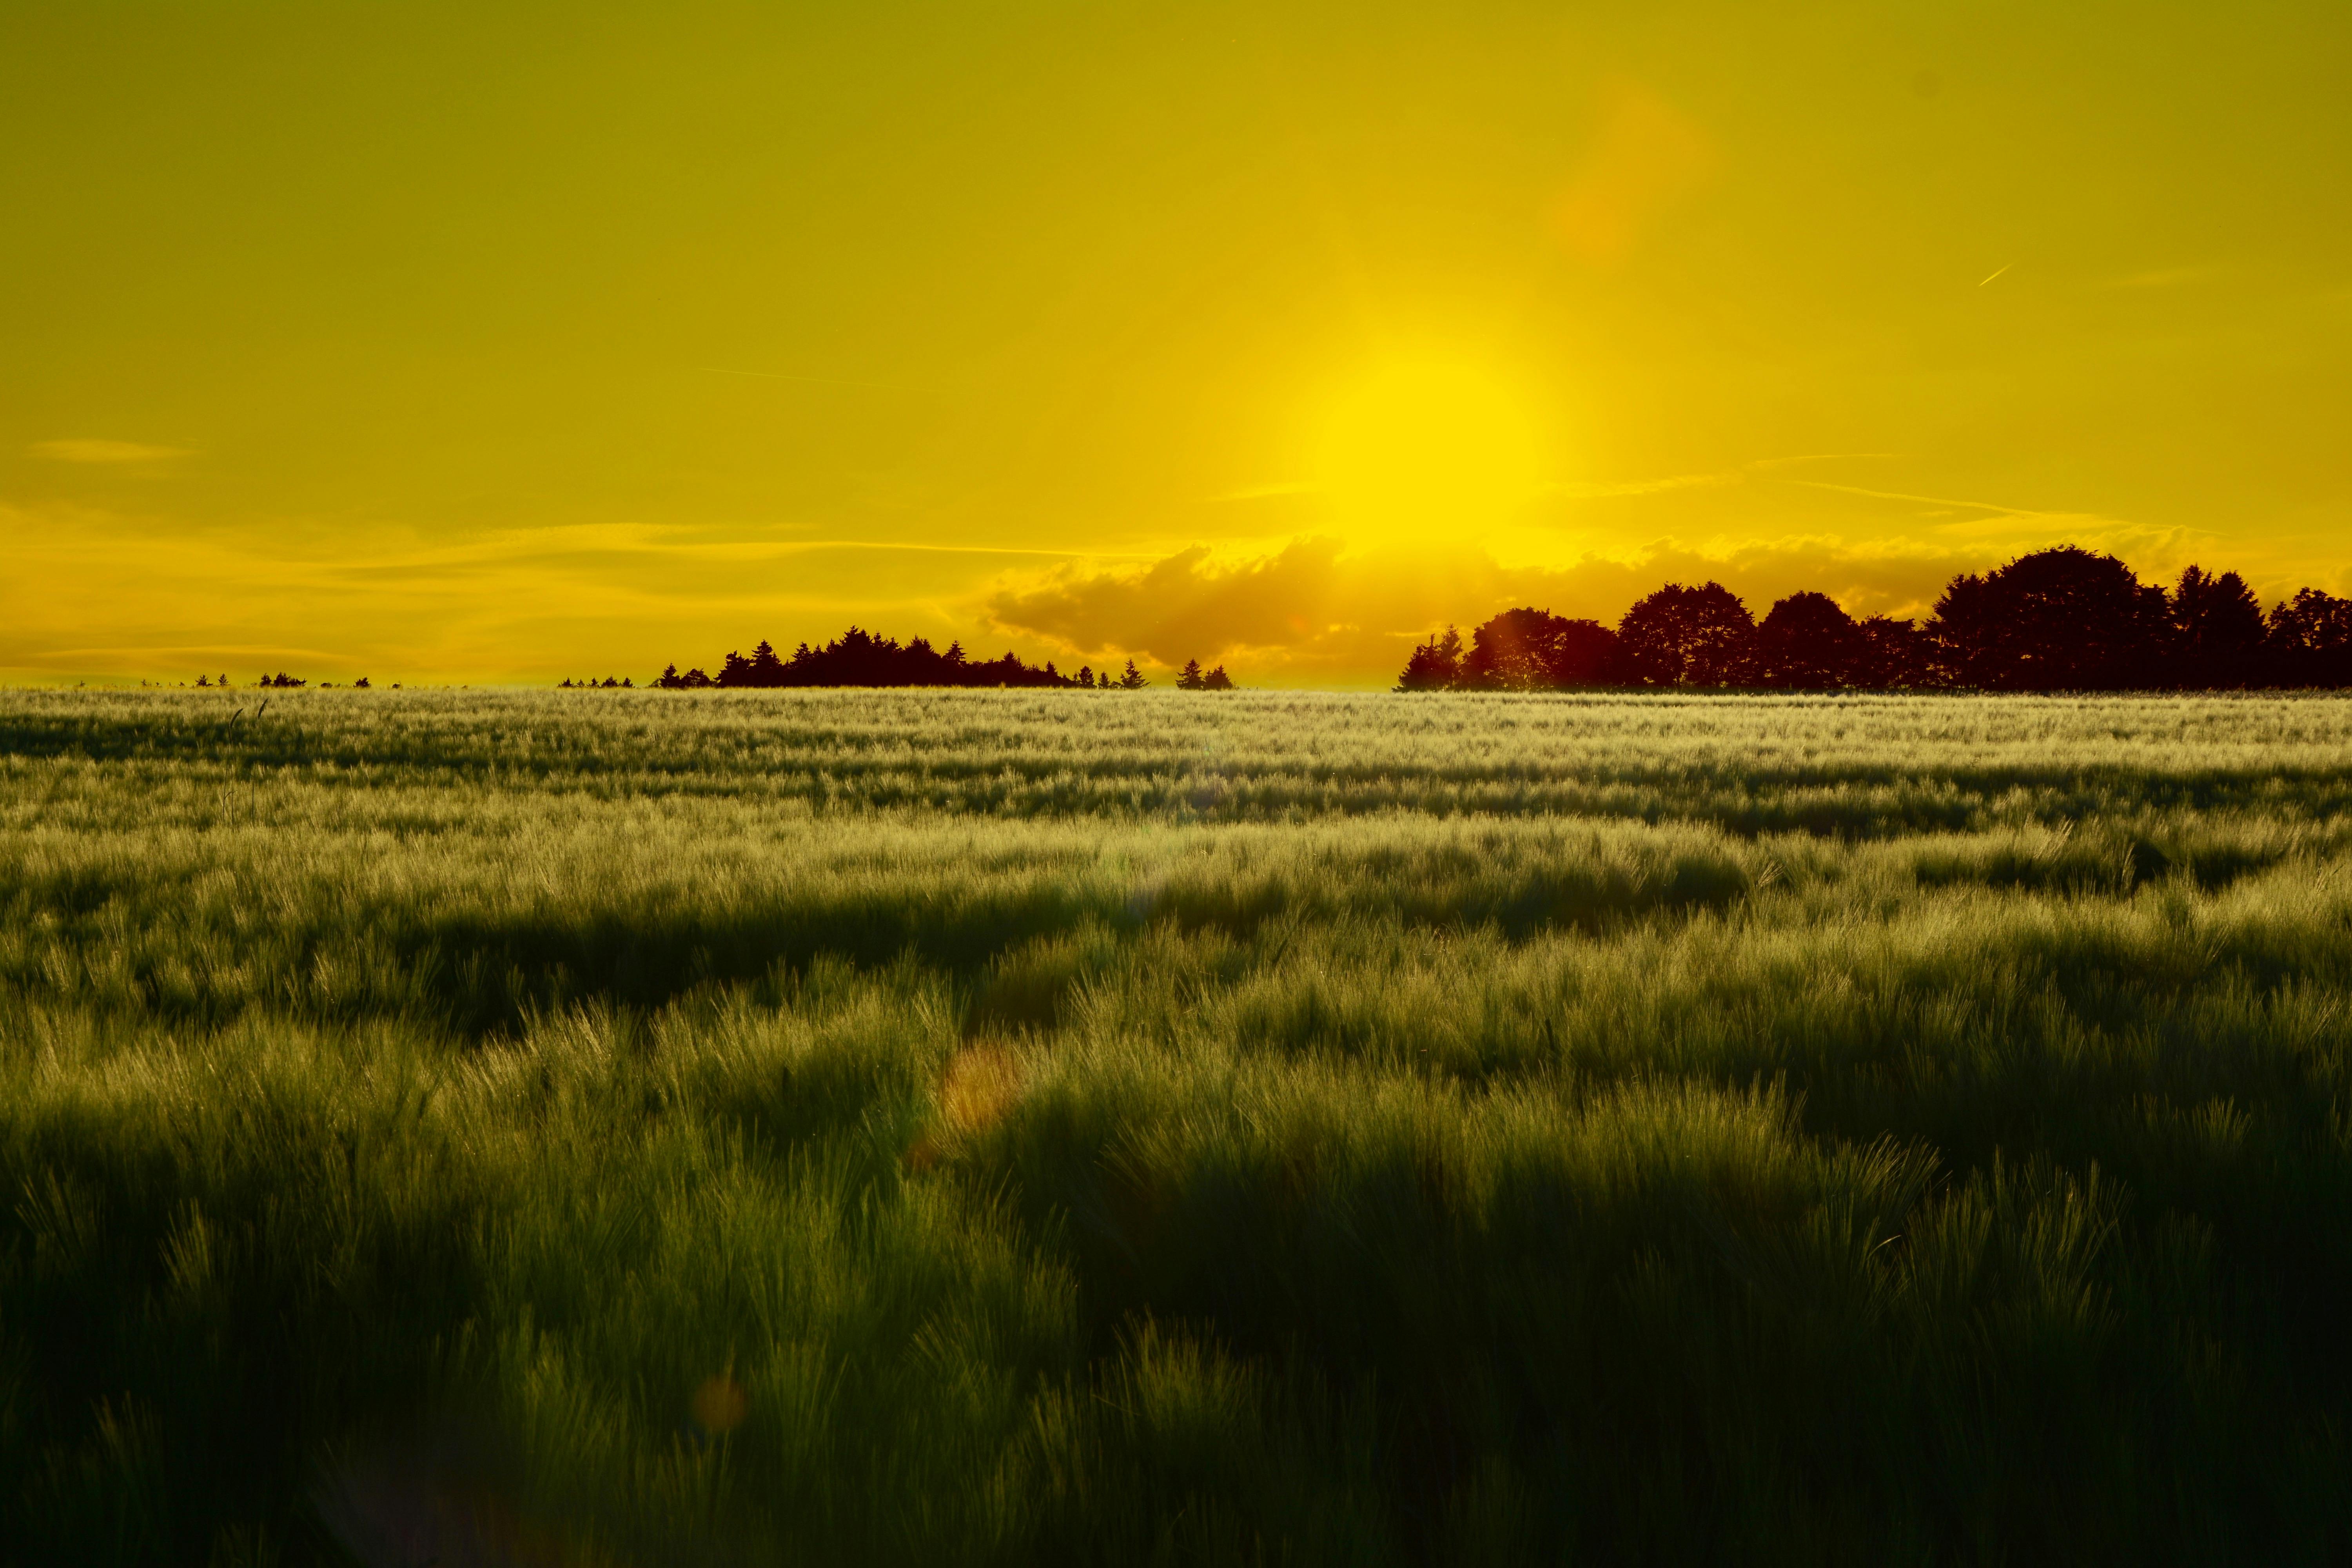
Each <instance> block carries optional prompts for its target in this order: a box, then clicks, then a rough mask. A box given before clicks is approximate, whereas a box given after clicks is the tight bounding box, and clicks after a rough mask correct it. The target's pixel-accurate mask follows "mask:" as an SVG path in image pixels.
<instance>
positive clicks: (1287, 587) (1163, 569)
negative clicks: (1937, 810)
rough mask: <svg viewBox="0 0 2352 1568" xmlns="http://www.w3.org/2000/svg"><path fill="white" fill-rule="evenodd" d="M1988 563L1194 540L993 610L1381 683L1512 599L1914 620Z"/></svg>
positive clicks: (1024, 623) (1077, 636)
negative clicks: (1728, 603)
mask: <svg viewBox="0 0 2352 1568" xmlns="http://www.w3.org/2000/svg"><path fill="white" fill-rule="evenodd" d="M1999 559H2000V557H1999V556H1997V555H1994V554H1992V553H1991V552H1988V551H1987V550H1985V549H1984V548H1983V547H1982V546H1972V545H1963V546H1958V547H1943V546H1937V545H1909V546H1902V545H1851V544H1848V543H1846V542H1843V541H1841V540H1836V539H1808V538H1791V539H1786V540H1780V541H1773V542H1760V543H1748V544H1741V545H1737V546H1732V547H1727V548H1724V549H1719V550H1700V549H1695V548H1692V547H1689V546H1687V545H1684V544H1681V543H1677V542H1672V541H1660V542H1654V543H1653V544H1651V545H1650V546H1648V547H1647V548H1646V549H1643V550H1640V551H1638V552H1633V554H1632V555H1631V556H1630V557H1629V558H1626V559H1610V558H1604V557H1601V556H1587V557H1585V558H1583V559H1581V560H1579V561H1575V562H1572V563H1569V564H1567V565H1564V566H1529V565H1510V564H1506V563H1499V562H1497V561H1496V560H1495V559H1494V558H1493V557H1492V556H1491V555H1489V554H1487V553H1486V552H1483V551H1476V550H1467V551H1464V550H1456V551H1451V552H1436V551H1370V552H1350V551H1348V550H1346V549H1344V548H1343V547H1342V546H1341V545H1340V544H1339V542H1336V541H1334V540H1330V539H1302V540H1297V541H1293V542H1291V543H1289V544H1287V545H1286V546H1284V547H1283V548H1281V549H1279V550H1276V551H1275V552H1271V553H1269V554H1265V555H1262V556H1258V557H1255V558H1252V559H1244V560H1220V559H1219V558H1217V557H1216V556H1215V555H1214V554H1213V552H1211V551H1210V550H1209V549H1208V548H1206V547H1205V546H1194V547H1193V548H1192V549H1189V550H1183V551H1180V552H1176V553H1175V554H1172V555H1170V556H1167V557H1166V558H1164V559H1162V560H1160V561H1158V562H1155V563H1152V564H1151V565H1150V566H1148V567H1143V568H1140V569H1133V568H1129V569H1120V568H1110V569H1102V568H1097V567H1081V566H1076V565H1070V566H1065V567H1062V568H1059V569H1057V570H1055V571H1052V572H1049V573H1047V574H1044V575H1043V576H1041V577H1038V578H1034V579H1032V580H1030V581H1027V582H1024V583H1013V584H1006V585H1004V586H1003V587H1001V588H1000V589H999V590H998V591H997V592H996V593H995V594H994V595H992V596H991V597H990V599H989V601H988V613H989V616H990V617H991V618H992V620H993V621H994V622H995V624H996V625H997V626H999V627H1001V628H1003V629H1004V630H1005V631H1007V632H1011V633H1016V634H1025V635H1027V636H1031V637H1041V638H1045V639H1047V640H1048V641H1050V642H1053V643H1055V644H1058V645H1059V646H1060V647H1064V648H1066V649H1068V650H1069V653H1070V655H1071V657H1073V658H1093V659H1097V660H1102V659H1108V658H1119V657H1135V658H1141V659H1148V660H1150V661H1151V662H1153V663H1157V664H1160V665H1178V664H1181V663H1182V662H1183V661H1184V660H1185V659H1187V658H1201V659H1206V660H1210V661H1220V660H1231V661H1234V662H1235V665H1236V670H1235V672H1236V674H1240V673H1242V672H1243V671H1244V669H1246V670H1247V671H1248V672H1249V673H1251V674H1252V675H1255V677H1256V678H1258V679H1269V680H1275V681H1286V682H1293V683H1298V684H1307V683H1319V682H1327V681H1329V682H1339V683H1358V682H1369V681H1380V682H1381V683H1385V681H1386V680H1387V679H1389V678H1390V677H1391V675H1392V673H1393V671H1394V670H1395V669H1396V668H1398V667H1400V666H1401V665H1402V663H1403V660H1404V656H1405V653H1406V651H1407V650H1408V649H1409V648H1410V647H1412V644H1413V643H1414V642H1416V641H1418V640H1419V639H1420V638H1422V637H1424V636H1426V635H1428V633H1429V632H1431V631H1432V630H1433V629H1435V628H1436V627H1438V626H1443V625H1446V624H1448V623H1451V624H1453V625H1455V626H1461V627H1462V628H1463V629H1464V630H1465V631H1466V630H1468V629H1469V628H1470V627H1472V626H1475V625H1477V624H1478V623H1479V622H1481V621H1483V620H1485V619H1486V618H1487V617H1488V616H1493V615H1495V614H1496V613H1497V612H1499V611H1502V610H1505V609H1508V608H1510V607H1512V606H1513V605H1535V606H1537V607H1538V608H1541V609H1549V610H1552V611H1554V612H1555V613H1558V614H1560V615H1566V616H1591V617H1592V618H1594V619H1597V620H1601V621H1604V622H1608V623H1611V624H1613V623H1615V622H1616V621H1617V620H1618V618H1619V617H1621V616H1622V615H1623V614H1624V612H1625V611H1626V609H1627V608H1629V607H1630V606H1631V605H1633V602H1634V601H1635V600H1636V599H1638V598H1640V597H1641V596H1642V595H1645V594H1647V593H1649V592H1650V591H1652V590H1653V589H1654V588H1656V587H1658V586H1659V585H1660V584H1664V583H1667V582H1685V583H1702V582H1707V581H1710V580H1712V581H1717V582H1721V583H1723V584H1725V585H1726V586H1727V587H1729V588H1731V589H1732V591H1733V592H1735V593H1738V594H1739V595H1742V596H1744V597H1745V598H1746V599H1747V600H1748V604H1749V605H1750V607H1751V608H1753V609H1755V610H1756V611H1757V612H1758V613H1759V614H1761V613H1762V612H1763V611H1764V610H1765V609H1766V608H1767V607H1769V605H1770V604H1771V603H1772V602H1773V601H1774V600H1775V599H1778V598H1781V597H1784V596H1786V595H1789V594H1792V593H1795V592H1797V591H1798V590H1800V589H1804V588H1815V589H1820V590H1822V591H1823V592H1826V593H1828V594H1830V595H1832V597H1834V598H1836V599H1837V600H1838V601H1839V602H1840V603H1842V604H1843V605H1845V606H1846V607H1847V608H1848V609H1849V610H1851V611H1853V613H1855V614H1857V615H1869V614H1874V613H1881V612H1885V613H1893V614H1896V615H1921V614H1924V613H1925V612H1926V610H1927V606H1928V605H1931V604H1932V603H1933V602H1934V600H1935V598H1936V596H1937V594H1939V593H1940V592H1941V591H1942V588H1943V585H1944V584H1945V583H1947V582H1948V581H1949V580H1950V579H1951V578H1952V576H1953V575H1954V574H1957V573H1959V572H1963V571H1972V570H1979V569H1981V568H1983V567H1984V566H1987V565H1990V564H1995V563H1997V561H1998V560H1999Z"/></svg>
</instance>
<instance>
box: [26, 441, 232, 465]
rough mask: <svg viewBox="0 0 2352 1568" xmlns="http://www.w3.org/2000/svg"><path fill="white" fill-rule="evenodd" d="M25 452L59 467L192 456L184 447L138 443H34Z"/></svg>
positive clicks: (159, 461) (159, 460) (144, 461)
mask: <svg viewBox="0 0 2352 1568" xmlns="http://www.w3.org/2000/svg"><path fill="white" fill-rule="evenodd" d="M26 450H28V451H30V452H31V453H32V454H33V456H35V457H37V458H48V459H50V460H51V461H52V462H58V463H163V462H169V461H170V460H171V459H172V458H185V457H189V456H191V455H192V453H191V449H190V448H188V447H149V446H143V445H142V444H141V443H139V442H137V441H89V440H65V441H36V442H34V443H33V444H32V446H31V447H27V448H26Z"/></svg>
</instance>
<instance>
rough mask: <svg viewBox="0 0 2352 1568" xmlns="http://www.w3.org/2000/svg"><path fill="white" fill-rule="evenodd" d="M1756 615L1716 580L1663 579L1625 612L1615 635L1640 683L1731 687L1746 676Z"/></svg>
mask: <svg viewBox="0 0 2352 1568" xmlns="http://www.w3.org/2000/svg"><path fill="white" fill-rule="evenodd" d="M1755 635H1756V617H1755V616H1751V615H1749V614H1748V606H1747V605H1744V604H1741V603H1740V602H1739V597H1738V595H1736V594H1734V593H1733V592H1732V591H1731V590H1730V589H1728V588H1727V587H1725V586H1724V585H1723V584H1720V583H1708V584H1705V585H1703V586H1701V587H1696V588H1686V587H1685V586H1684V585H1683V584H1680V583H1669V584H1666V585H1665V586H1664V587H1663V588H1661V589H1659V590H1658V591H1657V592H1656V593H1654V594H1653V595H1650V596H1649V597H1648V598H1646V599H1643V601H1642V602H1641V603H1640V604H1638V605H1634V606H1633V608H1632V609H1630V610H1628V611H1626V612H1625V618H1624V619H1623V620H1622V621H1620V622H1619V623H1618V624H1617V639H1618V644H1619V646H1620V647H1621V648H1622V651H1623V656H1624V659H1625V664H1626V667H1627V668H1628V670H1629V672H1630V673H1631V674H1632V676H1633V679H1634V680H1636V681H1637V682H1639V683H1640V684H1642V685H1643V686H1736V685H1738V684H1740V683H1742V682H1744V681H1745V680H1747V679H1748V667H1749V660H1750V657H1751V655H1752V653H1753V651H1754V650H1753V647H1752V646H1751V645H1752V643H1753V641H1754V638H1755Z"/></svg>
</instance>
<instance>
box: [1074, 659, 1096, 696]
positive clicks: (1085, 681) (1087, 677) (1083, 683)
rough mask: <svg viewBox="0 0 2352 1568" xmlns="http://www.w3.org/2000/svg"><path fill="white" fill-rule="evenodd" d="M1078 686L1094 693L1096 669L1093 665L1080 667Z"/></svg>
mask: <svg viewBox="0 0 2352 1568" xmlns="http://www.w3.org/2000/svg"><path fill="white" fill-rule="evenodd" d="M1078 685H1079V686H1080V687H1081V688H1083V689H1086V690H1087V691H1092V690H1093V689H1095V667H1094V666H1093V665H1091V664H1082V665H1080V666H1078Z"/></svg>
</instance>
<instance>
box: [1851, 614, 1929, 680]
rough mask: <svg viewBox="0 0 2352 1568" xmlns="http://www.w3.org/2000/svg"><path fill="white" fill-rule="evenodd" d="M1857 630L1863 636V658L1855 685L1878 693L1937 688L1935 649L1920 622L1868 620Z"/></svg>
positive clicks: (1891, 619)
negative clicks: (1904, 689)
mask: <svg viewBox="0 0 2352 1568" xmlns="http://www.w3.org/2000/svg"><path fill="white" fill-rule="evenodd" d="M1855 629H1856V630H1857V631H1859V632H1860V633H1861V634H1862V656H1861V660H1860V662H1859V663H1858V664H1856V665H1855V667H1854V670H1853V684H1854V685H1856V686H1859V687H1864V688H1867V689H1872V690H1876V691H1885V690H1887V689H1891V688H1894V687H1901V686H1928V685H1932V684H1934V681H1935V660H1934V652H1935V649H1934V645H1933V644H1932V643H1930V642H1929V640H1928V637H1927V633H1926V632H1925V631H1923V630H1922V629H1920V626H1919V624H1918V623H1917V622H1916V621H1913V620H1909V619H1905V620H1896V619H1895V617H1894V616H1864V617H1863V618H1862V620H1861V622H1860V623H1859V624H1858V625H1857V626H1856V627H1855Z"/></svg>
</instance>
